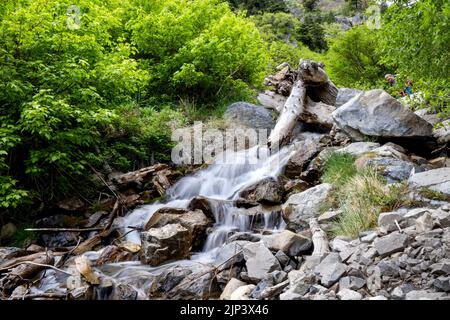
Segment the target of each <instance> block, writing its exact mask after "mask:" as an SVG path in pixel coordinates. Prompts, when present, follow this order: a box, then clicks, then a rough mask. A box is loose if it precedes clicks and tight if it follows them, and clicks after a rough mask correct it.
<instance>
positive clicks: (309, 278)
mask: <svg viewBox="0 0 450 320" xmlns="http://www.w3.org/2000/svg"><path fill="white" fill-rule="evenodd" d="M288 278H289V291H291V292H293V293H297V294H299V295H302V296H304V295H305V294H307V293H308V292H309V289H310V288H311V286H312V285H313V284H315V282H316V276H315V275H314V274H313V273H304V272H302V271H298V270H294V271H292V272H290V273H289V274H288Z"/></svg>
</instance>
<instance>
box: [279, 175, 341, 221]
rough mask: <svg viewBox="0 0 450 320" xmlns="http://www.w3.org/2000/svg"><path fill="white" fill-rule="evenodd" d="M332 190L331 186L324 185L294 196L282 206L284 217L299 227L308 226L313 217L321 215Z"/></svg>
mask: <svg viewBox="0 0 450 320" xmlns="http://www.w3.org/2000/svg"><path fill="white" fill-rule="evenodd" d="M331 189H332V185H331V184H329V183H323V184H320V185H318V186H315V187H314V188H310V189H308V190H306V191H304V192H301V193H296V194H293V195H292V196H290V197H289V199H288V200H287V201H286V202H285V203H284V204H283V206H282V210H283V217H284V218H285V220H287V221H289V222H292V223H294V224H297V225H301V226H304V225H308V224H309V219H310V218H311V217H314V216H318V215H319V214H320V210H321V209H322V208H323V203H324V202H325V200H326V199H327V198H328V197H329V195H330V192H331Z"/></svg>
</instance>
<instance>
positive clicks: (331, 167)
mask: <svg viewBox="0 0 450 320" xmlns="http://www.w3.org/2000/svg"><path fill="white" fill-rule="evenodd" d="M355 160H356V158H355V157H354V156H353V155H351V154H348V153H342V152H334V153H332V154H331V155H330V156H329V157H328V158H327V159H326V161H325V163H324V169H323V174H322V181H323V182H325V183H331V184H333V185H336V186H341V185H343V184H345V183H346V182H347V181H348V180H350V179H351V178H353V177H354V176H355V175H356V173H357V170H356V166H355V165H354V162H355Z"/></svg>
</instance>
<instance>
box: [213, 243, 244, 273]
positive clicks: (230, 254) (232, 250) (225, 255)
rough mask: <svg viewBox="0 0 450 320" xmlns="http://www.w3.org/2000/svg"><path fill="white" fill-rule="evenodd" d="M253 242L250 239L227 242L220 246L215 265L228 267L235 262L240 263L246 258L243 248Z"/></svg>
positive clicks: (223, 267)
mask: <svg viewBox="0 0 450 320" xmlns="http://www.w3.org/2000/svg"><path fill="white" fill-rule="evenodd" d="M249 243H251V242H250V241H234V242H230V243H227V244H226V245H224V246H222V248H220V250H219V252H218V254H217V256H216V258H215V260H214V262H213V265H215V266H221V268H222V269H227V268H230V267H231V266H233V264H236V263H240V262H242V261H243V260H244V254H243V249H244V247H245V246H246V245H247V244H249Z"/></svg>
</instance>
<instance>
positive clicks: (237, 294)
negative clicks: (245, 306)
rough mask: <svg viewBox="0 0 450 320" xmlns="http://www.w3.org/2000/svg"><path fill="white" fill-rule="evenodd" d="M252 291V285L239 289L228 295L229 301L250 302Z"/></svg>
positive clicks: (253, 286) (253, 287)
mask: <svg viewBox="0 0 450 320" xmlns="http://www.w3.org/2000/svg"><path fill="white" fill-rule="evenodd" d="M254 289H255V285H254V284H249V285H246V286H242V287H239V288H237V289H236V290H234V291H233V293H232V294H231V295H230V300H250V295H251V293H252V291H253V290H254Z"/></svg>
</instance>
